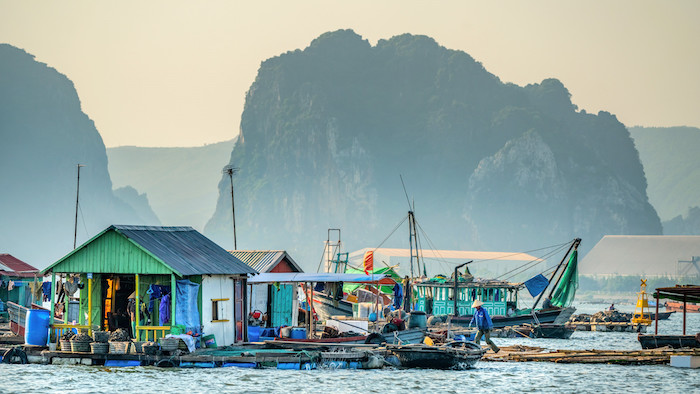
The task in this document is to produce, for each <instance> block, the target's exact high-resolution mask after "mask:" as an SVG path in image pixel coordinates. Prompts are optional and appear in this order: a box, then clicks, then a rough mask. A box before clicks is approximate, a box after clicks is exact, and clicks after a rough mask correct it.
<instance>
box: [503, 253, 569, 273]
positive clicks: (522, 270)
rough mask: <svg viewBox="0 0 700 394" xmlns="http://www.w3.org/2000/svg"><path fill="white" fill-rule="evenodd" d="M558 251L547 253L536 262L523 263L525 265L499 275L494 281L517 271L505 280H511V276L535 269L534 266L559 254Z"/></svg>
mask: <svg viewBox="0 0 700 394" xmlns="http://www.w3.org/2000/svg"><path fill="white" fill-rule="evenodd" d="M559 251H560V250H559V249H557V250H554V251H552V252H550V253H547V254H545V255H543V256H542V257H541V258H540V259H538V260H530V261H528V262H527V263H525V264H522V265H519V266H517V267H515V268H513V269H512V270H510V271H508V272H505V273H503V274H501V275H499V276H498V277H497V278H496V279H500V278H502V277H504V276H507V275H509V274H512V273H513V272H516V271H519V272H517V273H515V274H513V275H510V276H508V277H507V279H510V278H512V277H513V276H515V275H517V274H520V273H521V272H524V271H525V270H527V269H530V268H533V267H535V266H536V265H538V264H539V263H542V262H544V261H546V260H547V259H548V258H550V257H551V256H552V255H554V254H556V253H559Z"/></svg>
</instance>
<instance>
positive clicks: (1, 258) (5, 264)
mask: <svg viewBox="0 0 700 394" xmlns="http://www.w3.org/2000/svg"><path fill="white" fill-rule="evenodd" d="M38 272H39V270H38V269H36V268H34V267H32V266H31V265H29V264H27V263H25V262H24V261H22V260H20V259H18V258H17V257H14V256H12V255H11V254H7V253H2V254H0V275H7V276H18V277H23V278H32V277H34V275H35V274H37V273H38Z"/></svg>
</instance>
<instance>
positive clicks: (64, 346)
mask: <svg viewBox="0 0 700 394" xmlns="http://www.w3.org/2000/svg"><path fill="white" fill-rule="evenodd" d="M58 342H59V343H60V344H61V351H62V352H72V351H73V350H72V349H71V347H70V341H69V340H65V339H61V340H60V341H58Z"/></svg>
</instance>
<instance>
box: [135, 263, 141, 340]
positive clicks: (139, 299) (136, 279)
mask: <svg viewBox="0 0 700 394" xmlns="http://www.w3.org/2000/svg"><path fill="white" fill-rule="evenodd" d="M134 281H135V282H136V317H135V319H136V322H135V323H136V324H134V338H136V340H137V341H140V340H141V335H139V334H140V333H139V325H140V323H141V322H140V319H139V317H140V316H139V315H141V297H139V274H136V275H135V276H134Z"/></svg>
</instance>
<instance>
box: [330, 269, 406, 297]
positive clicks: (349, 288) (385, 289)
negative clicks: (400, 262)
mask: <svg viewBox="0 0 700 394" xmlns="http://www.w3.org/2000/svg"><path fill="white" fill-rule="evenodd" d="M345 273H346V274H364V273H365V271H363V270H359V269H355V268H352V267H347V268H346V269H345ZM372 274H385V275H389V276H390V277H391V279H393V280H394V281H396V282H401V277H400V276H399V275H398V274H397V273H396V271H394V270H393V269H391V268H390V267H381V268H375V269H373V270H372V272H370V275H372ZM360 286H365V285H364V284H358V283H344V284H343V291H344V292H345V293H348V294H350V293H352V292H353V291H355V289H357V288H358V287H360ZM379 288H380V289H381V292H382V293H384V294H392V293H393V292H394V285H381V286H379Z"/></svg>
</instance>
